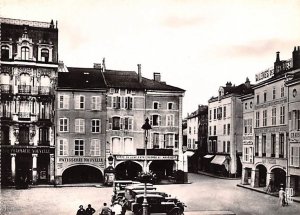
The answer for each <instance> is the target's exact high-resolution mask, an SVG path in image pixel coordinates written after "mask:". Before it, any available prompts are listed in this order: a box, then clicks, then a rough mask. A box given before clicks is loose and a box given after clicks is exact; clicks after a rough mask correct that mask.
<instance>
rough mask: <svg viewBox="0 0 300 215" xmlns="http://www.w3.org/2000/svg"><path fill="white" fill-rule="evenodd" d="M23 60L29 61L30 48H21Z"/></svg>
mask: <svg viewBox="0 0 300 215" xmlns="http://www.w3.org/2000/svg"><path fill="white" fill-rule="evenodd" d="M21 60H29V48H28V47H22V48H21Z"/></svg>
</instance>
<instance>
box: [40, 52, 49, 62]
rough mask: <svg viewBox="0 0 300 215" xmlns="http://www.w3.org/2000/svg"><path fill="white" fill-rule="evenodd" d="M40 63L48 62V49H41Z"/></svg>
mask: <svg viewBox="0 0 300 215" xmlns="http://www.w3.org/2000/svg"><path fill="white" fill-rule="evenodd" d="M41 61H43V62H46V63H47V62H49V50H48V49H42V50H41Z"/></svg>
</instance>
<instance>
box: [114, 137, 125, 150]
mask: <svg viewBox="0 0 300 215" xmlns="http://www.w3.org/2000/svg"><path fill="white" fill-rule="evenodd" d="M123 152H124V145H123V144H121V138H120V137H113V138H112V153H113V154H123Z"/></svg>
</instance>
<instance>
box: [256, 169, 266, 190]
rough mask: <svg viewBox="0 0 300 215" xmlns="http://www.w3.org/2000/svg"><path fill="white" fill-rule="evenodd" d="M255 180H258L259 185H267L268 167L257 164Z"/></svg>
mask: <svg viewBox="0 0 300 215" xmlns="http://www.w3.org/2000/svg"><path fill="white" fill-rule="evenodd" d="M255 180H258V181H257V184H258V186H259V187H265V186H266V182H267V168H266V167H265V166H264V165H262V164H260V165H257V166H256V176H255Z"/></svg>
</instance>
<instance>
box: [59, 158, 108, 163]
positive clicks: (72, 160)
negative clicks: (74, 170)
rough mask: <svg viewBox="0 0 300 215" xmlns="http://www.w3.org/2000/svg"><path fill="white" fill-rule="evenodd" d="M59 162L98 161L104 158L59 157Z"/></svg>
mask: <svg viewBox="0 0 300 215" xmlns="http://www.w3.org/2000/svg"><path fill="white" fill-rule="evenodd" d="M58 162H70V163H97V162H103V158H80V157H77V158H75V157H74V158H73V157H72V158H70V157H69V158H58Z"/></svg>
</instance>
